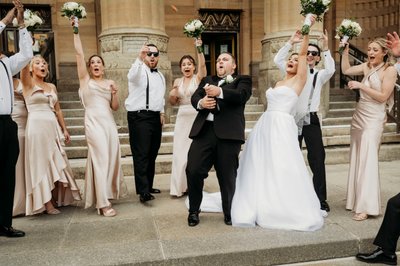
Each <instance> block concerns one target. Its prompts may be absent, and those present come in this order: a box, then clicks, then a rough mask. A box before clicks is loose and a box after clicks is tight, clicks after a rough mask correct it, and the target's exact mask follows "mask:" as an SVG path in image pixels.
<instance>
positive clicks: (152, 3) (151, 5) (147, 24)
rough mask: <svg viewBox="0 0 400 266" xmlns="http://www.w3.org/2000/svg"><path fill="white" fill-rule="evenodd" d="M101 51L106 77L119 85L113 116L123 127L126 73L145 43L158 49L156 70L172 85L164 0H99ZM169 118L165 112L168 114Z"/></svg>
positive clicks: (125, 120) (126, 86) (168, 84)
mask: <svg viewBox="0 0 400 266" xmlns="http://www.w3.org/2000/svg"><path fill="white" fill-rule="evenodd" d="M100 9H101V34H100V35H99V41H100V53H101V55H102V56H103V58H104V61H105V64H106V74H107V77H109V78H111V79H113V80H115V82H116V83H117V85H118V88H119V97H120V98H119V100H120V109H119V111H118V112H117V113H116V115H115V120H116V122H117V124H118V125H120V126H126V125H127V119H126V110H125V105H124V102H125V99H126V97H127V95H128V80H127V74H128V71H129V69H130V67H131V65H132V63H133V62H134V61H135V60H136V58H137V57H138V54H139V51H140V48H141V47H142V45H143V44H145V43H153V44H155V45H157V47H158V49H159V50H160V59H159V62H158V69H159V70H160V71H161V72H162V73H163V74H164V76H165V79H166V86H167V93H166V95H167V94H168V91H169V89H170V87H171V82H172V81H171V80H172V72H171V62H170V60H169V59H168V56H167V48H168V40H169V37H168V36H167V34H166V32H165V23H164V0H147V1H134V2H133V1H131V0H118V1H115V0H101V1H100ZM167 117H168V113H167Z"/></svg>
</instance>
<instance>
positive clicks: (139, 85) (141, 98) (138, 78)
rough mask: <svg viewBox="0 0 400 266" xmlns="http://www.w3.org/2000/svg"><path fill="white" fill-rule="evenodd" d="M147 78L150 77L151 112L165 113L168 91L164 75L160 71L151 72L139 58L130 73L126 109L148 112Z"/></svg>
mask: <svg viewBox="0 0 400 266" xmlns="http://www.w3.org/2000/svg"><path fill="white" fill-rule="evenodd" d="M146 74H147V75H146ZM147 76H148V77H149V110H150V111H155V112H161V113H163V112H164V105H165V99H164V95H165V89H166V88H165V78H164V75H163V74H162V73H161V72H158V71H157V72H151V71H150V68H149V67H148V66H147V65H146V64H145V63H144V62H143V61H142V60H140V59H139V58H137V59H136V60H135V62H134V63H133V64H132V67H131V68H130V69H129V72H128V88H129V94H128V98H126V100H125V108H126V110H128V111H139V110H146V87H147Z"/></svg>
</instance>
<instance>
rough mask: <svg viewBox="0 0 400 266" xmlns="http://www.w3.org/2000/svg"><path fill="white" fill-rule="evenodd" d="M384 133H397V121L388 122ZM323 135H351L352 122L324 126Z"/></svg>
mask: <svg viewBox="0 0 400 266" xmlns="http://www.w3.org/2000/svg"><path fill="white" fill-rule="evenodd" d="M383 132H384V133H395V132H396V123H386V124H385V127H384V129H383ZM322 135H323V136H324V137H332V136H342V135H350V124H349V125H332V126H327V125H325V126H322Z"/></svg>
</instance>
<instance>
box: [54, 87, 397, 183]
mask: <svg viewBox="0 0 400 266" xmlns="http://www.w3.org/2000/svg"><path fill="white" fill-rule="evenodd" d="M59 97H60V104H61V108H62V110H63V113H64V116H65V121H66V124H67V126H68V129H69V132H70V134H71V143H70V144H69V145H68V146H67V147H66V148H65V150H66V152H67V154H68V158H69V159H70V162H71V166H72V168H73V169H74V173H75V176H76V178H83V177H84V171H85V161H86V157H87V145H86V140H85V135H84V134H85V133H84V121H83V120H84V118H83V117H84V110H83V107H82V105H81V104H80V102H79V98H78V93H77V92H60V93H59ZM355 104H356V103H355V96H354V93H353V92H352V91H349V90H343V89H335V88H334V89H331V91H330V110H329V112H328V114H327V116H326V118H324V119H323V121H322V133H323V141H324V144H325V146H326V154H327V156H326V163H327V164H339V163H347V162H348V154H349V143H350V135H349V133H350V122H351V116H352V114H353V112H354V108H355ZM176 111H177V108H175V109H174V112H173V114H172V115H171V117H170V120H171V123H170V124H167V125H165V126H164V129H163V135H162V143H161V148H160V151H159V156H158V158H157V162H156V173H157V174H168V173H170V172H171V161H172V142H173V131H174V122H175V120H176ZM263 111H264V106H263V105H262V104H259V103H258V99H257V98H256V97H253V98H251V99H250V100H249V102H248V104H247V106H246V109H245V117H246V136H247V135H248V134H249V132H250V131H251V129H252V128H253V126H254V125H255V123H256V121H257V120H258V119H259V117H260V116H261V115H262V113H263ZM118 132H119V138H120V143H121V154H122V157H123V158H122V166H123V171H124V174H125V175H128V176H129V175H133V167H132V165H133V162H132V157H131V150H130V147H129V135H128V130H127V128H126V127H120V128H119V129H118ZM382 143H383V145H382V146H381V151H380V160H384V161H390V160H395V159H399V157H400V156H399V155H400V134H397V133H396V125H395V124H394V123H387V124H386V126H385V130H384V134H383V137H382ZM303 153H304V155H305V156H306V151H305V149H304V151H303Z"/></svg>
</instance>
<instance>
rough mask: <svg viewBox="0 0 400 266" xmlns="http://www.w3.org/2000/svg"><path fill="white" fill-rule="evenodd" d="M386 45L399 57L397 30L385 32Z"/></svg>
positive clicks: (399, 48)
mask: <svg viewBox="0 0 400 266" xmlns="http://www.w3.org/2000/svg"><path fill="white" fill-rule="evenodd" d="M387 47H388V48H389V49H391V50H392V53H393V55H394V56H396V57H400V38H399V35H398V34H397V32H395V31H394V32H393V34H391V33H388V34H387Z"/></svg>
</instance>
